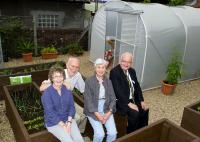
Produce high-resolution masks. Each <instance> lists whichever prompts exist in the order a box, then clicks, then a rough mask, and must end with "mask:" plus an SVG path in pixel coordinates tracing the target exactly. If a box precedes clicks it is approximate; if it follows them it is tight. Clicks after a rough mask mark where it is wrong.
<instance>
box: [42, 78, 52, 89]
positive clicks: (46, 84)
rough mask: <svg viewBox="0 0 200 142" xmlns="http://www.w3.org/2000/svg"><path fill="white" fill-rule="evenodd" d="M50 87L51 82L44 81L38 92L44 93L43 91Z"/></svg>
mask: <svg viewBox="0 0 200 142" xmlns="http://www.w3.org/2000/svg"><path fill="white" fill-rule="evenodd" d="M50 85H51V81H50V80H44V81H43V82H42V84H41V86H40V91H44V90H45V89H47V88H48V87H49V86H50Z"/></svg>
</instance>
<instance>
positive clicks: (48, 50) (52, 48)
mask: <svg viewBox="0 0 200 142" xmlns="http://www.w3.org/2000/svg"><path fill="white" fill-rule="evenodd" d="M41 53H58V51H57V49H56V48H55V47H54V46H53V45H51V46H50V47H46V48H43V49H42V50H41Z"/></svg>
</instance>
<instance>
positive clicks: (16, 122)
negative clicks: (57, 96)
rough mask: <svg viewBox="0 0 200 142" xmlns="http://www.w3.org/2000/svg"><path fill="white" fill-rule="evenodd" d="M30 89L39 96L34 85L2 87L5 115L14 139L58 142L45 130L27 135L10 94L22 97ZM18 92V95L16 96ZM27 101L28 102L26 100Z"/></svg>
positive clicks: (18, 140)
mask: <svg viewBox="0 0 200 142" xmlns="http://www.w3.org/2000/svg"><path fill="white" fill-rule="evenodd" d="M27 88H28V89H29V90H30V89H32V90H34V91H36V92H37V94H39V95H41V93H40V92H39V89H38V86H37V85H36V83H34V82H33V83H31V84H20V85H14V86H11V85H8V86H4V90H5V102H6V114H7V116H8V119H9V121H10V124H11V127H12V129H13V132H14V135H15V138H16V141H17V142H58V140H57V139H56V138H55V137H54V136H53V135H52V134H50V133H49V132H48V131H47V130H45V129H43V130H41V131H38V132H35V133H32V134H29V132H28V130H27V129H26V127H25V125H24V121H23V120H22V117H21V116H20V114H19V112H18V110H17V108H16V105H15V103H14V101H13V99H12V98H11V94H15V95H23V92H25V91H24V90H28V89H27ZM19 92H20V94H18V93H19ZM27 101H28V100H27Z"/></svg>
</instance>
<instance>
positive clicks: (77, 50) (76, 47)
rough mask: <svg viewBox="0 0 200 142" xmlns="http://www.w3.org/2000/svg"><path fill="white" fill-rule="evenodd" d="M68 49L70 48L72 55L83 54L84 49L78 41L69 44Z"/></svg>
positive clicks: (69, 51)
mask: <svg viewBox="0 0 200 142" xmlns="http://www.w3.org/2000/svg"><path fill="white" fill-rule="evenodd" d="M67 50H68V53H69V54H71V55H77V56H79V55H82V54H83V49H82V47H81V46H80V44H79V43H77V42H75V43H71V44H69V45H67Z"/></svg>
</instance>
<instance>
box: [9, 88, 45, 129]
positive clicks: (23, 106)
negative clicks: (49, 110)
mask: <svg viewBox="0 0 200 142" xmlns="http://www.w3.org/2000/svg"><path fill="white" fill-rule="evenodd" d="M11 97H12V99H13V101H14V103H15V105H16V108H17V110H18V112H19V114H20V116H21V118H22V120H23V121H24V125H25V127H26V128H27V130H28V132H29V133H32V132H34V131H39V130H41V129H44V118H43V112H44V111H43V107H42V103H41V100H40V94H39V93H38V92H37V91H36V89H35V88H33V87H27V88H25V89H23V90H13V92H12V93H11Z"/></svg>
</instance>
